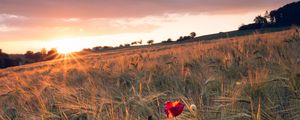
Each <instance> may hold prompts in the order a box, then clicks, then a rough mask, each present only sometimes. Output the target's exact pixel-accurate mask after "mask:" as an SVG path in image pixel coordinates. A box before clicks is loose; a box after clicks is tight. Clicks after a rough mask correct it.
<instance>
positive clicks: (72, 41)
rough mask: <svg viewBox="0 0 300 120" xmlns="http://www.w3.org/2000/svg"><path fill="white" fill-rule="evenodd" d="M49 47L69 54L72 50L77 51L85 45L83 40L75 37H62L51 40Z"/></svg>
mask: <svg viewBox="0 0 300 120" xmlns="http://www.w3.org/2000/svg"><path fill="white" fill-rule="evenodd" d="M49 46H50V47H51V48H56V49H57V51H58V52H59V53H62V54H69V53H72V52H77V51H80V50H82V49H83V48H85V47H86V46H87V45H86V43H85V42H84V41H83V40H79V39H76V38H64V39H57V40H52V41H51V42H50V43H49Z"/></svg>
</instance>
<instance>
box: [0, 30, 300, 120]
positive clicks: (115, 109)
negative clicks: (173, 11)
mask: <svg viewBox="0 0 300 120" xmlns="http://www.w3.org/2000/svg"><path fill="white" fill-rule="evenodd" d="M0 83H1V84H0V119H17V120H19V119H20V120H21V119H22V120H23V119H26V120H27V119H28V120H29V119H42V120H43V119H44V120H61V119H62V120H85V119H89V120H98V119H103V120H134V119H140V120H145V119H148V118H150V116H151V117H152V118H153V119H155V120H156V119H166V115H165V114H164V110H163V105H164V102H166V101H174V100H181V101H183V103H184V104H186V107H185V109H184V112H183V113H182V114H181V115H179V116H178V117H177V118H176V119H177V120H179V119H182V120H187V119H195V120H207V119H229V120H231V119H232V120H235V119H246V120H247V119H249V120H263V119H271V120H276V119H299V118H300V33H299V29H298V28H292V29H289V30H285V31H281V32H274V33H265V34H253V35H248V36H240V37H233V38H227V39H219V40H210V41H195V42H188V43H182V44H170V45H163V44H161V45H154V46H146V47H145V46H144V47H140V48H136V47H135V48H125V49H119V50H112V51H107V52H101V53H91V54H87V55H84V56H83V55H81V56H80V55H76V54H72V55H69V56H67V57H66V58H64V59H59V60H53V61H48V62H41V63H35V64H30V65H24V66H18V67H12V68H7V69H3V70H0ZM191 104H195V105H196V107H197V109H194V108H193V109H191V108H190V107H189V106H190V105H191Z"/></svg>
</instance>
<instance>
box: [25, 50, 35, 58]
mask: <svg viewBox="0 0 300 120" xmlns="http://www.w3.org/2000/svg"><path fill="white" fill-rule="evenodd" d="M24 55H25V57H26V58H28V59H32V60H33V59H34V52H32V51H30V50H28V51H26V53H25V54H24Z"/></svg>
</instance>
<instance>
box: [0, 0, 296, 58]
mask: <svg viewBox="0 0 300 120" xmlns="http://www.w3.org/2000/svg"><path fill="white" fill-rule="evenodd" d="M294 1H296V0H0V49H2V51H4V52H6V53H25V52H26V51H27V50H32V51H39V50H41V49H42V48H47V49H50V48H53V47H55V48H58V49H69V50H70V51H71V50H72V51H76V50H81V49H82V48H91V47H94V46H119V45H120V44H124V43H130V42H132V41H139V40H143V41H144V43H146V41H147V40H150V39H153V40H154V41H155V42H160V41H162V40H166V39H168V38H172V39H173V40H176V39H177V38H178V37H179V36H184V35H189V33H190V32H196V33H197V35H205V34H211V33H218V32H225V31H232V30H236V29H238V27H239V26H240V25H241V24H243V23H244V24H247V23H251V22H253V18H254V17H255V16H257V15H260V14H261V15H263V14H264V12H265V11H266V10H268V11H270V10H273V9H276V8H279V7H281V6H283V5H285V4H287V3H291V2H294Z"/></svg>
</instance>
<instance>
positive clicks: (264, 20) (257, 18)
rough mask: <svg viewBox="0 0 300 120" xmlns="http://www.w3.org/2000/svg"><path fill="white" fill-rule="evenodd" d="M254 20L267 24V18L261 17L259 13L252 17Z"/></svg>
mask: <svg viewBox="0 0 300 120" xmlns="http://www.w3.org/2000/svg"><path fill="white" fill-rule="evenodd" d="M254 22H255V23H257V24H267V23H268V20H267V19H266V18H265V17H262V16H261V15H259V16H256V17H255V18H254Z"/></svg>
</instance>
